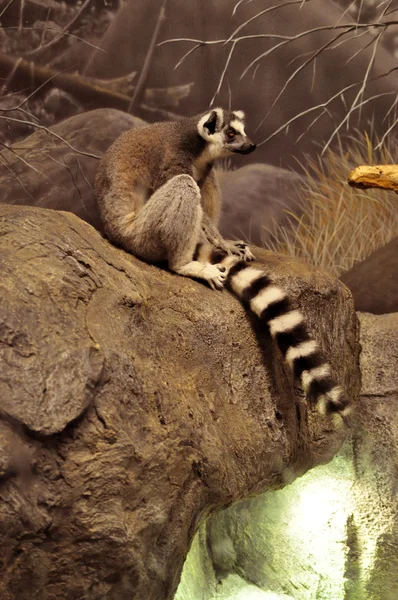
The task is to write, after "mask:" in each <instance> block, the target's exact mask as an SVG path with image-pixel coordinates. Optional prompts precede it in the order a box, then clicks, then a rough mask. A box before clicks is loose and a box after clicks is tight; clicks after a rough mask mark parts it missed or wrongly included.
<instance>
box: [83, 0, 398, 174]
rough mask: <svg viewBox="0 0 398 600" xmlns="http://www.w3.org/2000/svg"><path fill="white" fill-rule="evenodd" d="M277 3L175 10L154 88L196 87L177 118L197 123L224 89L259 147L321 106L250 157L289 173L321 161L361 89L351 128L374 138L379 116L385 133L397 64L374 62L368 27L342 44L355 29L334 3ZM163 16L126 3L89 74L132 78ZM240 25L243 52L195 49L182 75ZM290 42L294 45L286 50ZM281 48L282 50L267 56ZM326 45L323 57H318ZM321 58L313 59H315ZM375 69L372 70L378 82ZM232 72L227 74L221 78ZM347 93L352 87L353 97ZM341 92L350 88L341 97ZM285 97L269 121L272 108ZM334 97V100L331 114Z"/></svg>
mask: <svg viewBox="0 0 398 600" xmlns="http://www.w3.org/2000/svg"><path fill="white" fill-rule="evenodd" d="M278 4H279V3H278V2H275V0H263V1H262V2H260V3H258V2H233V3H231V1H230V0H217V2H214V1H213V0H191V1H190V2H186V0H173V2H168V3H167V5H166V19H165V20H164V22H163V24H162V28H161V32H160V36H159V42H163V41H165V40H177V41H174V42H172V43H168V44H163V45H157V47H156V48H155V51H154V55H153V57H152V60H151V62H150V69H149V74H148V86H149V87H155V86H158V87H167V86H173V85H178V84H186V83H190V82H193V83H194V87H193V88H192V92H191V94H190V95H189V96H188V97H187V98H186V99H185V101H183V102H182V104H181V105H180V107H179V110H178V112H179V114H183V115H193V114H197V113H199V112H201V111H203V110H205V109H206V107H208V106H209V103H210V101H211V99H212V97H213V95H214V94H215V93H216V90H217V88H218V85H219V83H220V82H222V84H221V89H220V93H219V94H218V95H217V96H216V97H215V100H214V106H229V104H230V102H232V105H233V108H236V109H238V108H239V109H242V110H244V111H246V113H247V130H248V132H249V133H250V134H253V137H254V140H255V141H256V142H257V143H259V142H261V141H263V140H265V139H266V138H268V136H269V135H270V134H272V133H274V132H275V131H276V130H277V129H278V128H280V127H281V126H283V125H284V124H286V123H287V122H288V121H289V120H290V119H292V118H293V117H294V116H296V115H298V114H300V113H304V112H305V111H310V110H311V109H312V108H313V107H316V106H320V105H321V106H320V108H319V110H317V111H314V112H309V113H307V114H306V116H303V117H301V118H300V119H298V120H297V121H295V122H292V123H291V124H290V125H289V127H288V128H287V129H286V130H283V131H282V132H281V133H280V134H279V135H277V136H276V137H274V138H272V139H271V140H269V141H268V142H267V143H263V144H262V145H261V146H260V147H259V148H258V149H257V151H256V153H255V154H253V155H251V156H250V157H248V160H249V162H265V163H270V164H274V165H276V166H278V167H286V166H287V165H288V166H290V167H291V168H293V169H295V168H296V167H297V160H299V161H302V160H303V153H304V154H307V153H308V154H311V155H312V156H313V157H315V156H317V154H318V153H319V151H320V148H321V147H322V146H321V145H322V144H323V143H325V142H326V141H327V140H328V139H329V136H330V135H331V134H332V132H333V130H334V128H335V127H336V126H337V125H338V124H339V123H340V122H341V121H342V120H343V119H345V117H346V114H347V107H349V106H350V104H351V103H352V102H353V100H354V98H355V96H356V95H357V94H358V93H359V91H360V85H361V84H362V81H366V82H367V83H366V91H365V92H364V96H362V94H361V101H362V100H365V102H364V103H363V104H362V105H361V110H358V107H357V110H355V111H354V112H353V113H352V115H351V118H350V119H349V121H346V124H349V126H350V127H351V128H352V130H351V131H352V132H353V135H355V136H356V135H357V128H360V129H361V131H363V130H365V129H367V130H370V126H369V125H368V120H369V119H370V118H371V117H372V116H374V119H373V130H376V131H379V132H380V131H384V129H385V127H384V126H385V123H384V125H383V118H384V117H385V115H386V113H387V111H388V110H389V109H390V108H391V106H393V102H394V98H395V91H396V81H397V75H396V72H395V71H394V69H395V66H396V61H395V59H394V57H393V55H392V54H391V53H389V52H388V51H387V50H386V49H385V48H383V46H382V45H381V44H378V46H377V51H376V53H375V57H374V62H372V60H373V58H372V52H373V49H374V46H373V44H372V42H374V41H375V37H374V35H373V34H372V33H370V32H364V31H363V30H362V29H361V30H359V31H358V32H357V34H356V33H355V31H351V32H350V33H347V34H346V35H345V36H343V37H336V36H339V34H341V33H342V31H341V30H339V29H333V27H334V26H335V25H336V24H338V25H339V26H341V25H342V24H343V23H352V20H353V19H352V17H350V16H348V15H347V12H346V10H345V8H344V9H342V8H341V7H339V6H337V5H336V3H335V2H333V1H331V0H316V1H315V2H296V3H280V4H281V6H277V5H278ZM284 4H286V5H284ZM272 7H274V8H273V9H272ZM234 9H235V10H234ZM271 9H272V10H271ZM159 10H160V5H159V7H158V8H157V9H154V5H153V4H152V3H150V2H148V1H147V0H129V1H128V2H126V3H125V4H124V6H123V7H122V8H121V10H120V11H119V12H118V13H117V14H116V16H115V18H114V19H113V21H112V23H111V25H110V27H109V29H108V31H107V32H106V34H105V36H104V37H103V39H102V40H101V41H100V43H99V46H100V48H101V50H98V51H97V50H94V54H93V56H92V57H91V59H89V64H88V66H87V67H86V70H85V73H86V74H87V75H90V76H94V77H101V78H106V77H108V78H112V77H116V76H122V75H126V74H127V73H131V72H132V71H137V72H140V71H141V69H142V65H143V64H144V62H145V57H146V55H147V52H148V47H149V42H150V37H151V35H152V33H153V31H154V29H155V25H156V22H157V20H158V17H159ZM259 13H260V14H259ZM261 13H262V14H261ZM256 15H259V16H256ZM386 18H387V19H388V18H389V17H386ZM240 26H242V27H241V30H240V31H238V32H237V33H236V35H235V38H239V37H241V38H243V39H242V40H241V41H240V42H238V43H237V44H236V46H235V50H234V52H233V54H232V55H231V57H230V60H229V53H230V51H231V49H232V45H231V44H230V43H228V44H223V43H213V44H211V45H208V46H204V45H198V47H197V48H196V50H195V51H194V52H192V53H190V54H189V55H188V56H187V57H186V59H185V60H184V61H183V62H182V64H181V65H180V66H178V68H175V67H176V65H177V64H178V63H179V62H180V59H182V57H183V56H184V55H185V54H186V53H188V52H189V51H190V50H191V49H193V48H194V47H195V46H196V45H197V44H196V42H197V41H198V40H204V41H217V40H219V41H220V42H221V41H222V40H225V39H228V38H229V37H230V36H231V35H232V34H233V32H234V31H236V30H237V28H239V27H240ZM318 29H319V30H318ZM305 32H308V33H307V34H305ZM282 36H285V37H284V38H283V37H282ZM289 37H290V38H293V40H292V41H291V42H290V43H288V44H286V45H282V42H283V41H287V39H288V38H289ZM294 38H295V39H294ZM334 38H336V39H335V42H333V39H334ZM189 40H191V41H189ZM278 44H279V47H277V46H278ZM274 46H276V47H277V50H275V51H274V52H272V53H270V54H268V55H267V54H266V53H267V52H268V51H269V50H270V49H271V48H272V47H274ZM323 47H325V49H324V51H322V52H320V50H321V49H322V48H323ZM103 50H105V52H104V51H103ZM262 54H263V55H264V56H263V58H262V59H261V60H260V61H259V62H258V63H257V64H256V65H255V66H254V67H253V68H252V69H251V70H249V72H248V73H247V74H246V75H245V76H244V77H243V78H242V75H243V73H244V71H245V69H246V68H247V67H248V66H249V64H250V63H251V62H252V61H253V60H254V59H256V58H257V57H258V56H260V55H262ZM80 55H81V58H82V60H83V61H84V60H86V59H87V57H88V56H89V54H88V53H87V50H86V49H85V50H84V53H82V52H81V53H80ZM315 56H316V60H315V61H310V60H309V59H310V58H311V57H315ZM227 60H229V62H228V63H227ZM306 62H307V63H308V64H307V65H306V66H305V63H306ZM73 64H75V63H73ZM369 64H372V75H371V78H369V73H368V69H369ZM301 65H303V68H302V69H301V70H300V71H299V72H298V73H297V76H296V77H295V78H294V79H293V80H292V81H291V82H290V83H288V85H287V87H286V89H284V88H285V86H286V83H287V81H288V79H289V77H290V76H292V75H293V73H294V72H295V71H296V70H297V69H299V67H300V66H301ZM226 66H227V67H228V68H227V69H226V73H225V77H224V78H222V75H223V70H224V68H225V67H226ZM388 73H389V75H388V76H387V75H386V74H388ZM349 86H353V87H351V89H349V90H347V89H346V88H348V87H349ZM283 90H284V91H283ZM342 90H345V91H344V93H343V92H342ZM282 91H283V93H282V95H281V97H280V98H279V99H278V101H277V103H276V105H275V107H273V108H272V110H271V112H270V113H269V115H268V110H269V109H271V107H272V104H273V102H274V101H275V100H276V99H277V97H278V95H279V94H280V93H281V92H282ZM342 96H344V99H343V100H342ZM367 96H368V97H372V96H377V100H373V101H371V102H366V97H367ZM332 97H334V101H333V102H330V103H329V104H327V105H326V106H324V103H325V102H327V101H328V100H329V99H331V98H332ZM374 111H375V114H374V115H373V112H374ZM137 114H138V116H141V115H140V114H139V113H137ZM264 117H266V118H265V120H264V122H263V123H262V124H261V122H262V121H263V119H264ZM317 117H318V119H317V120H316V118H317ZM260 124H261V125H260ZM257 127H259V129H258V130H257ZM307 128H308V131H307V133H305V132H306V130H307ZM382 128H383V129H382ZM340 132H342V129H341V130H340ZM336 141H337V140H336Z"/></svg>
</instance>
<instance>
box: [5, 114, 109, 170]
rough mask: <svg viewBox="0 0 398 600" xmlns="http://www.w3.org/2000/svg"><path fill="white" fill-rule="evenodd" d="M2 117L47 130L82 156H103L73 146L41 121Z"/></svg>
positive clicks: (98, 157)
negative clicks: (40, 122) (41, 123)
mask: <svg viewBox="0 0 398 600" xmlns="http://www.w3.org/2000/svg"><path fill="white" fill-rule="evenodd" d="M0 119H6V120H7V121H13V122H14V123H22V124H23V125H29V127H34V128H35V129H40V130H41V131H45V132H46V133H48V134H49V135H51V136H53V137H55V138H56V139H57V140H59V141H60V142H63V143H64V144H66V145H67V146H68V148H70V149H71V150H73V152H76V153H77V154H81V155H82V156H88V158H95V159H96V160H100V158H101V157H100V156H98V155H97V154H92V153H91V152H83V151H82V150H77V149H76V148H75V147H74V146H72V144H70V143H69V142H68V141H67V140H65V138H63V137H62V136H60V135H58V133H55V131H51V129H49V128H48V127H45V126H44V125H39V123H34V122H31V121H26V120H24V119H16V118H15V117H7V116H5V115H0Z"/></svg>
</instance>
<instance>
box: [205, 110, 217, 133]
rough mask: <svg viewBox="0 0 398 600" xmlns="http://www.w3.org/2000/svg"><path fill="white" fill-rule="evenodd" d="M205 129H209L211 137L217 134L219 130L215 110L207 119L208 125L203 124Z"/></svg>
mask: <svg viewBox="0 0 398 600" xmlns="http://www.w3.org/2000/svg"><path fill="white" fill-rule="evenodd" d="M203 127H204V128H205V129H207V131H208V132H209V134H210V135H213V134H214V133H216V129H217V113H216V111H215V110H212V111H211V113H210V115H209V116H208V118H207V121H206V123H203Z"/></svg>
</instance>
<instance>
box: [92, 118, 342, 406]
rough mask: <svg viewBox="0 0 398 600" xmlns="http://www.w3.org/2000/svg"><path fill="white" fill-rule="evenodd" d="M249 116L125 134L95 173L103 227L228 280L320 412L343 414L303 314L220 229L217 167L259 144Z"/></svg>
mask: <svg viewBox="0 0 398 600" xmlns="http://www.w3.org/2000/svg"><path fill="white" fill-rule="evenodd" d="M244 119H245V115H244V113H243V112H242V111H239V110H237V111H226V110H223V109H221V108H215V109H214V110H209V111H207V112H206V113H204V114H201V115H199V116H197V117H193V118H187V119H182V120H180V121H177V122H165V123H155V124H153V125H148V126H146V127H143V128H139V129H133V130H131V131H127V132H126V133H124V134H122V135H121V136H120V137H119V138H118V139H117V140H116V141H115V142H114V143H113V144H112V146H111V147H110V148H109V150H108V151H107V152H106V154H105V155H104V157H103V159H102V161H101V163H100V165H99V168H98V172H97V177H96V195H97V200H98V206H99V210H100V214H101V218H102V222H103V225H104V230H105V233H106V235H107V236H108V237H109V239H110V240H111V241H113V242H115V243H116V244H118V245H120V246H122V247H123V248H124V249H125V250H127V251H129V252H131V253H132V254H134V255H135V256H137V257H139V258H142V259H144V260H146V261H148V262H151V263H158V262H163V261H166V260H167V261H168V265H169V268H170V270H171V271H174V272H175V273H178V274H180V275H184V276H186V277H195V278H199V279H204V280H205V281H207V282H208V283H209V284H210V286H211V287H212V288H213V289H221V288H223V287H224V285H226V286H227V287H228V288H229V289H230V290H232V291H233V292H234V293H235V294H236V295H237V296H238V297H239V298H240V299H241V301H242V302H243V303H244V305H245V306H246V307H247V308H248V309H250V310H251V311H252V312H253V313H254V314H256V315H257V316H258V318H259V319H260V320H261V321H262V322H263V323H264V324H265V325H266V326H267V327H268V328H269V330H270V332H271V335H272V337H273V338H274V339H275V340H276V342H277V344H278V346H279V348H280V350H281V352H282V354H283V356H284V358H285V360H286V361H287V362H288V364H289V365H290V367H291V369H292V371H293V373H294V375H295V376H298V377H300V378H301V382H302V385H303V388H304V390H305V392H306V395H307V398H309V399H310V400H311V401H313V402H314V403H316V404H317V406H318V409H319V410H320V412H324V413H328V412H334V413H339V414H340V415H341V416H342V417H344V416H345V415H346V414H347V413H348V411H349V406H348V401H347V399H346V398H345V397H344V395H343V393H342V391H341V389H340V387H339V386H337V385H336V384H335V383H334V380H333V378H332V375H331V370H330V366H329V364H328V363H327V362H326V361H325V360H324V359H323V358H322V355H321V352H320V350H319V347H318V345H317V343H316V342H315V341H314V340H313V339H312V338H311V336H310V335H309V333H308V330H307V326H306V324H305V321H304V318H303V316H302V315H301V313H300V312H299V311H298V310H297V309H294V308H293V306H292V304H291V302H290V300H289V298H288V296H287V294H286V292H285V291H284V290H282V289H281V288H280V287H279V286H277V285H275V284H273V283H272V281H271V279H270V278H269V277H268V276H267V275H266V274H265V272H264V271H263V270H261V269H258V268H254V267H252V266H250V265H248V264H247V261H251V260H252V259H253V258H254V257H253V255H252V253H251V252H250V250H249V248H248V245H247V244H246V243H245V242H231V241H226V240H224V239H223V238H222V236H221V234H220V233H219V231H218V229H217V224H218V220H219V216H220V192H219V188H218V184H217V180H216V175H215V171H214V167H213V164H214V161H215V160H216V159H219V158H222V157H225V156H228V155H231V154H232V153H238V154H248V153H250V152H252V151H253V150H254V149H255V148H256V146H255V144H253V143H252V142H251V140H250V139H249V138H248V137H247V135H246V133H245V129H244ZM214 263H216V264H214Z"/></svg>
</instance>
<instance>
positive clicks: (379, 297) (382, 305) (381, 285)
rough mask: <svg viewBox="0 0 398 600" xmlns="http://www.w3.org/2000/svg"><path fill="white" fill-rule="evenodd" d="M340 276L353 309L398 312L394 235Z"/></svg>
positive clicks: (397, 254) (397, 255)
mask: <svg viewBox="0 0 398 600" xmlns="http://www.w3.org/2000/svg"><path fill="white" fill-rule="evenodd" d="M340 279H341V281H342V282H343V283H345V285H346V286H347V287H348V288H349V289H350V290H351V293H352V295H353V297H354V302H355V308H356V309H357V310H359V311H362V312H369V313H373V314H376V315H383V314H387V313H394V312H398V237H397V238H394V239H393V240H391V242H389V243H388V244H386V245H385V246H383V247H382V248H379V249H378V250H376V251H375V252H372V254H370V255H369V256H368V257H367V258H366V259H365V260H363V261H361V262H360V263H358V264H356V265H355V266H354V267H353V268H352V269H350V270H349V271H347V272H346V273H343V274H342V275H341V276H340Z"/></svg>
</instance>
